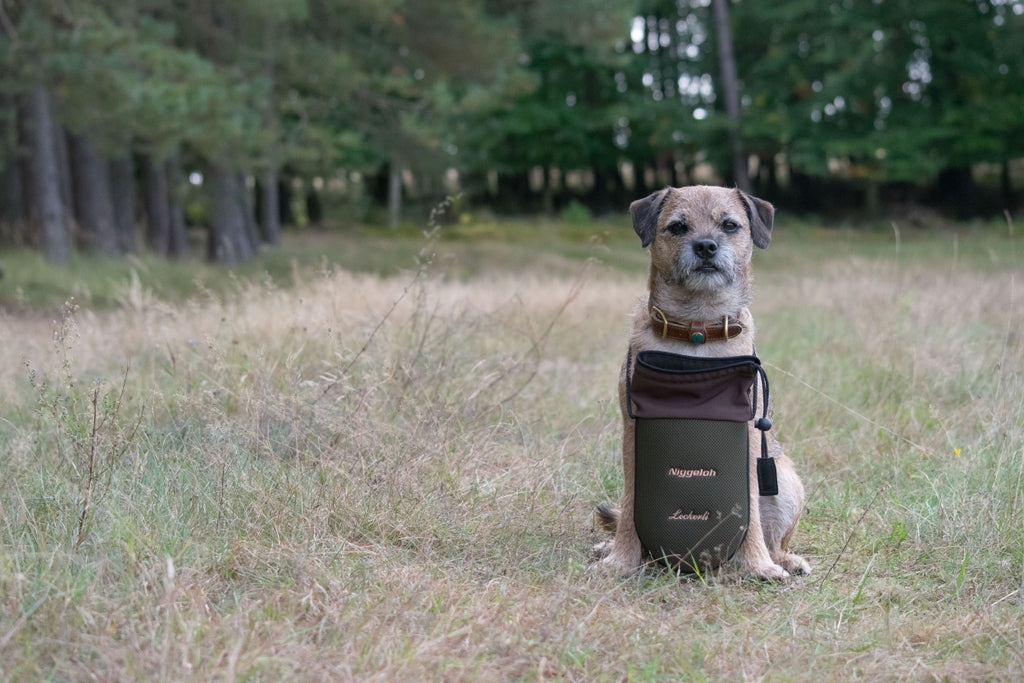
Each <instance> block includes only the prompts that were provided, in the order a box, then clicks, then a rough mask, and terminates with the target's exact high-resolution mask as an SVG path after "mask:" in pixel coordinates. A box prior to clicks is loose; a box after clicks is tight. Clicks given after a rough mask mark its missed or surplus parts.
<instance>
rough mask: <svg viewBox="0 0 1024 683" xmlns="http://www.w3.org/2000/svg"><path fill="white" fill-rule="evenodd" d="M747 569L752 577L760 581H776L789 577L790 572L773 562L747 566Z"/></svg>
mask: <svg viewBox="0 0 1024 683" xmlns="http://www.w3.org/2000/svg"><path fill="white" fill-rule="evenodd" d="M746 571H747V573H748V574H749V575H750V576H751V577H752V578H754V579H757V580H758V581H768V582H774V581H783V580H785V579H788V578H789V572H788V571H786V570H785V569H783V568H782V567H780V566H779V565H777V564H775V563H773V562H769V563H765V564H761V565H758V566H757V567H752V568H746Z"/></svg>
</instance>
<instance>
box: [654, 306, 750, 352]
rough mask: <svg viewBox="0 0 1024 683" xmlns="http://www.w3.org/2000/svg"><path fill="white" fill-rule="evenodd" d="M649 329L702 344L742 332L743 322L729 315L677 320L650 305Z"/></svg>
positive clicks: (721, 339)
mask: <svg viewBox="0 0 1024 683" xmlns="http://www.w3.org/2000/svg"><path fill="white" fill-rule="evenodd" d="M651 329H652V330H654V333H655V334H657V335H659V336H661V337H663V338H667V339H678V340H679V341H685V342H690V343H691V344H703V343H704V342H708V341H727V340H729V339H732V338H733V337H738V336H739V335H741V334H743V330H744V329H746V328H744V327H743V323H741V322H740V321H739V320H736V319H735V318H731V317H729V316H727V315H726V316H722V318H721V319H719V320H687V321H684V322H677V321H673V320H669V319H668V316H666V315H665V313H664V312H663V311H662V310H661V309H660V308H658V307H657V306H651Z"/></svg>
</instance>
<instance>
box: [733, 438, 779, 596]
mask: <svg viewBox="0 0 1024 683" xmlns="http://www.w3.org/2000/svg"><path fill="white" fill-rule="evenodd" d="M749 429H750V438H749V443H750V446H749V452H748V457H749V458H750V467H749V468H748V470H749V471H750V477H749V484H748V488H749V491H750V517H749V522H748V525H747V535H746V537H745V538H744V539H743V543H742V544H741V545H740V549H739V551H737V553H736V556H735V558H734V559H735V560H736V562H738V563H739V565H740V567H741V568H742V569H743V571H745V572H747V573H748V574H750V575H752V576H753V577H754V578H757V579H760V580H761V581H780V580H782V579H784V578H786V577H787V576H789V572H787V571H786V570H785V569H783V568H782V567H780V566H779V565H777V564H775V562H774V561H773V560H772V557H771V554H770V553H769V552H768V546H767V544H766V543H765V538H764V529H763V528H762V527H761V506H760V495H759V492H758V482H757V458H758V457H759V456H760V455H761V433H760V432H758V431H757V430H756V429H754V428H753V427H752V426H751V427H750V428H749Z"/></svg>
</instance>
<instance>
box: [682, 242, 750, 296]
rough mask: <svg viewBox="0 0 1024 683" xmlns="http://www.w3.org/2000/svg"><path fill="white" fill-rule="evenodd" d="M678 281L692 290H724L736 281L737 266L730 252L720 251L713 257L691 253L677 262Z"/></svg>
mask: <svg viewBox="0 0 1024 683" xmlns="http://www.w3.org/2000/svg"><path fill="white" fill-rule="evenodd" d="M672 275H673V277H674V279H675V280H676V282H677V283H678V284H680V285H682V286H684V287H686V288H687V289H689V290H691V291H700V292H722V291H724V290H726V289H729V288H731V287H732V286H733V285H734V284H735V283H736V278H737V274H736V266H735V262H734V261H733V259H732V258H731V257H730V255H729V254H727V253H725V252H720V253H719V254H718V255H717V256H715V258H713V259H701V258H697V256H696V255H693V254H690V255H688V256H684V257H681V258H680V259H679V260H678V261H676V263H675V267H674V268H673V273H672Z"/></svg>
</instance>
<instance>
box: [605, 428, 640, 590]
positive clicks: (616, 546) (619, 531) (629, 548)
mask: <svg viewBox="0 0 1024 683" xmlns="http://www.w3.org/2000/svg"><path fill="white" fill-rule="evenodd" d="M635 438H636V425H635V423H634V422H633V420H632V419H631V418H630V417H629V416H628V415H623V425H622V479H623V491H622V502H621V503H620V505H619V511H618V513H619V514H618V520H617V523H616V527H615V540H614V541H612V548H611V552H610V553H609V554H608V556H607V557H605V558H604V559H603V560H601V563H602V565H603V566H605V567H607V568H609V569H612V570H614V571H616V572H618V573H620V574H631V573H633V572H635V571H637V570H638V569H639V568H640V567H641V566H642V565H643V550H642V548H641V545H640V537H639V536H637V534H636V522H635V521H634V519H633V486H634V481H635V477H634V472H635V457H636V454H635V451H634V440H635Z"/></svg>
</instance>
